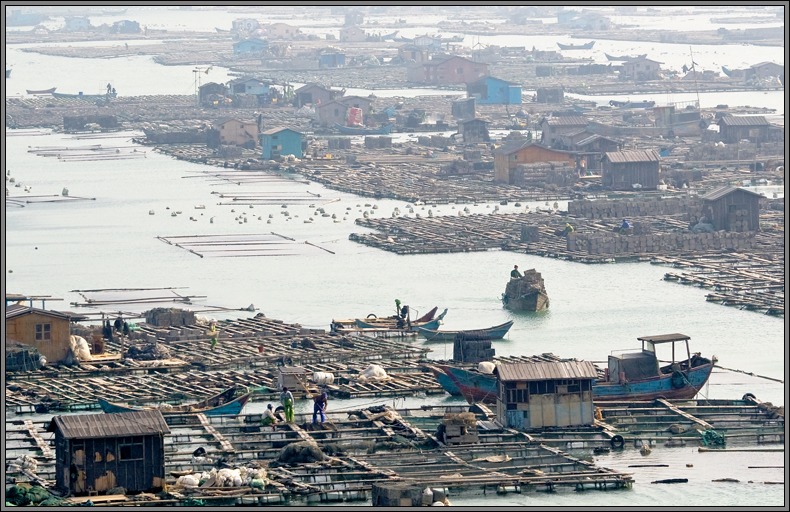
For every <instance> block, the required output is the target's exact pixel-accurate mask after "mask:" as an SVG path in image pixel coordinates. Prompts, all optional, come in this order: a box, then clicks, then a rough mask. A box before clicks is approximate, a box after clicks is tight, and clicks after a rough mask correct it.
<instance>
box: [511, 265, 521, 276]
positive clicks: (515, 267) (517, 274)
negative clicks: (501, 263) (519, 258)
mask: <svg viewBox="0 0 790 512" xmlns="http://www.w3.org/2000/svg"><path fill="white" fill-rule="evenodd" d="M522 277H524V276H522V275H521V272H520V271H519V270H518V265H513V270H511V271H510V279H521V278H522Z"/></svg>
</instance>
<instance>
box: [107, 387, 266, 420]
mask: <svg viewBox="0 0 790 512" xmlns="http://www.w3.org/2000/svg"><path fill="white" fill-rule="evenodd" d="M239 389H240V388H239V387H237V386H233V387H231V388H228V389H226V390H225V391H223V392H222V393H219V394H217V395H214V396H212V397H209V398H206V399H205V400H201V401H199V402H195V403H193V404H186V405H174V406H171V405H161V406H152V407H138V406H131V405H126V404H119V403H116V402H110V401H108V400H104V399H103V398H99V399H98V402H99V406H100V407H101V409H102V411H104V412H105V413H116V412H129V411H142V410H151V409H156V410H159V411H160V412H161V413H162V414H163V415H165V416H167V415H173V414H197V413H201V414H205V415H206V416H227V415H230V416H236V415H238V414H239V413H241V410H242V409H244V406H245V405H246V404H247V402H249V401H250V399H251V398H252V393H251V392H246V393H244V394H242V395H240V396H238V397H236V398H234V396H236V394H237V393H238V392H239Z"/></svg>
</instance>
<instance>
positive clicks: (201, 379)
mask: <svg viewBox="0 0 790 512" xmlns="http://www.w3.org/2000/svg"><path fill="white" fill-rule="evenodd" d="M218 331H219V335H218V343H217V345H216V347H214V349H213V350H212V347H211V339H210V336H209V334H208V330H207V326H205V325H197V324H193V325H183V326H178V327H177V328H175V327H154V326H150V325H148V324H145V323H141V324H138V325H137V326H136V330H135V331H133V332H131V333H130V336H131V338H130V337H125V336H117V337H115V338H114V339H113V340H112V341H105V352H108V353H117V354H121V353H124V352H125V351H126V349H127V348H128V347H129V346H130V345H132V344H136V343H142V344H143V345H145V344H151V343H157V344H161V345H162V346H163V347H164V348H166V349H167V352H168V354H169V357H168V358H167V359H153V360H129V359H126V358H123V359H118V360H107V359H103V358H97V360H95V361H85V362H82V363H81V364H80V365H79V366H76V367H62V368H58V369H55V368H54V367H53V368H48V369H46V370H44V371H43V372H36V373H35V374H33V373H31V372H10V373H8V375H7V387H6V390H7V394H6V405H7V406H8V407H12V408H13V409H14V410H17V411H18V412H33V411H36V410H40V411H45V410H72V411H73V410H87V409H94V408H96V407H97V403H96V400H97V399H98V398H99V397H101V398H104V399H106V400H109V401H122V402H129V403H132V404H134V405H145V404H148V403H158V402H164V403H170V404H173V405H175V404H180V403H184V402H186V401H193V400H199V399H203V398H206V397H207V396H210V395H212V394H214V393H216V392H218V391H221V390H223V389H227V388H228V387H230V386H232V385H234V384H240V385H243V386H247V387H249V388H255V389H258V391H257V393H256V394H257V395H259V396H263V397H266V398H268V399H275V400H276V395H277V389H276V388H277V387H278V385H277V381H278V373H277V372H278V370H277V369H278V367H280V366H292V365H299V366H302V367H304V368H305V369H306V370H307V372H308V374H310V375H312V373H314V372H325V373H332V374H333V375H335V376H336V378H335V382H334V383H333V384H331V385H329V386H328V387H327V389H328V391H329V393H330V395H332V396H336V397H344V398H357V397H380V396H404V395H413V394H414V393H416V392H421V393H425V394H434V393H437V394H440V393H444V391H443V389H442V388H441V386H440V385H439V384H438V383H437V382H436V380H435V379H434V378H433V377H432V375H431V374H430V373H429V372H428V370H427V369H426V368H425V367H424V366H423V365H422V364H420V361H422V360H424V359H425V357H426V354H428V353H429V352H431V350H430V349H429V348H426V347H421V346H413V345H412V344H409V343H408V342H407V341H403V340H391V339H382V338H376V337H370V336H364V335H354V336H343V335H337V334H330V333H327V332H326V331H323V330H312V329H304V328H302V327H301V326H300V325H298V324H286V323H284V322H282V321H280V320H274V319H269V318H266V317H264V316H262V315H260V314H259V315H258V316H256V317H254V318H242V319H237V320H233V321H224V322H220V323H219V324H218ZM371 362H375V363H376V364H379V365H381V366H382V367H383V368H384V369H385V371H386V372H387V375H388V377H387V379H385V380H382V381H370V380H368V381H366V382H362V381H361V380H360V379H358V377H359V374H360V373H362V371H363V370H364V369H365V368H366V367H367V366H368V365H369V364H370V363H371ZM219 370H221V371H219ZM307 384H309V385H310V386H311V388H312V389H315V386H314V385H312V384H310V383H307ZM266 390H269V391H266ZM303 392H304V394H306V393H308V392H309V391H308V390H307V389H305V390H295V393H296V394H302V393H303Z"/></svg>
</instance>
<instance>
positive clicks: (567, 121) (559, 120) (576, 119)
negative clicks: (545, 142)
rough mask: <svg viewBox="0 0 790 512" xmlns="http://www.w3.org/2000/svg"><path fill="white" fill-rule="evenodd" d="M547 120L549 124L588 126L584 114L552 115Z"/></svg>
mask: <svg viewBox="0 0 790 512" xmlns="http://www.w3.org/2000/svg"><path fill="white" fill-rule="evenodd" d="M546 122H547V123H549V126H587V125H588V124H590V122H589V121H588V120H586V119H585V118H583V117H582V116H552V117H547V118H546Z"/></svg>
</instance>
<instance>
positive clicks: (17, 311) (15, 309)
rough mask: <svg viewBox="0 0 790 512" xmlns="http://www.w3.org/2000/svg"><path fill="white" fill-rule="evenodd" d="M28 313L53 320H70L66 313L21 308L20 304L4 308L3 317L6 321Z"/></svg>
mask: <svg viewBox="0 0 790 512" xmlns="http://www.w3.org/2000/svg"><path fill="white" fill-rule="evenodd" d="M29 313H38V314H40V315H46V316H52V317H55V318H65V319H66V320H68V319H69V318H71V316H70V315H68V314H66V313H61V312H59V311H52V310H49V309H39V308H31V307H30V306H23V305H22V304H11V305H10V306H6V308H5V317H6V318H7V319H8V318H16V317H18V316H22V315H27V314H29Z"/></svg>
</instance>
